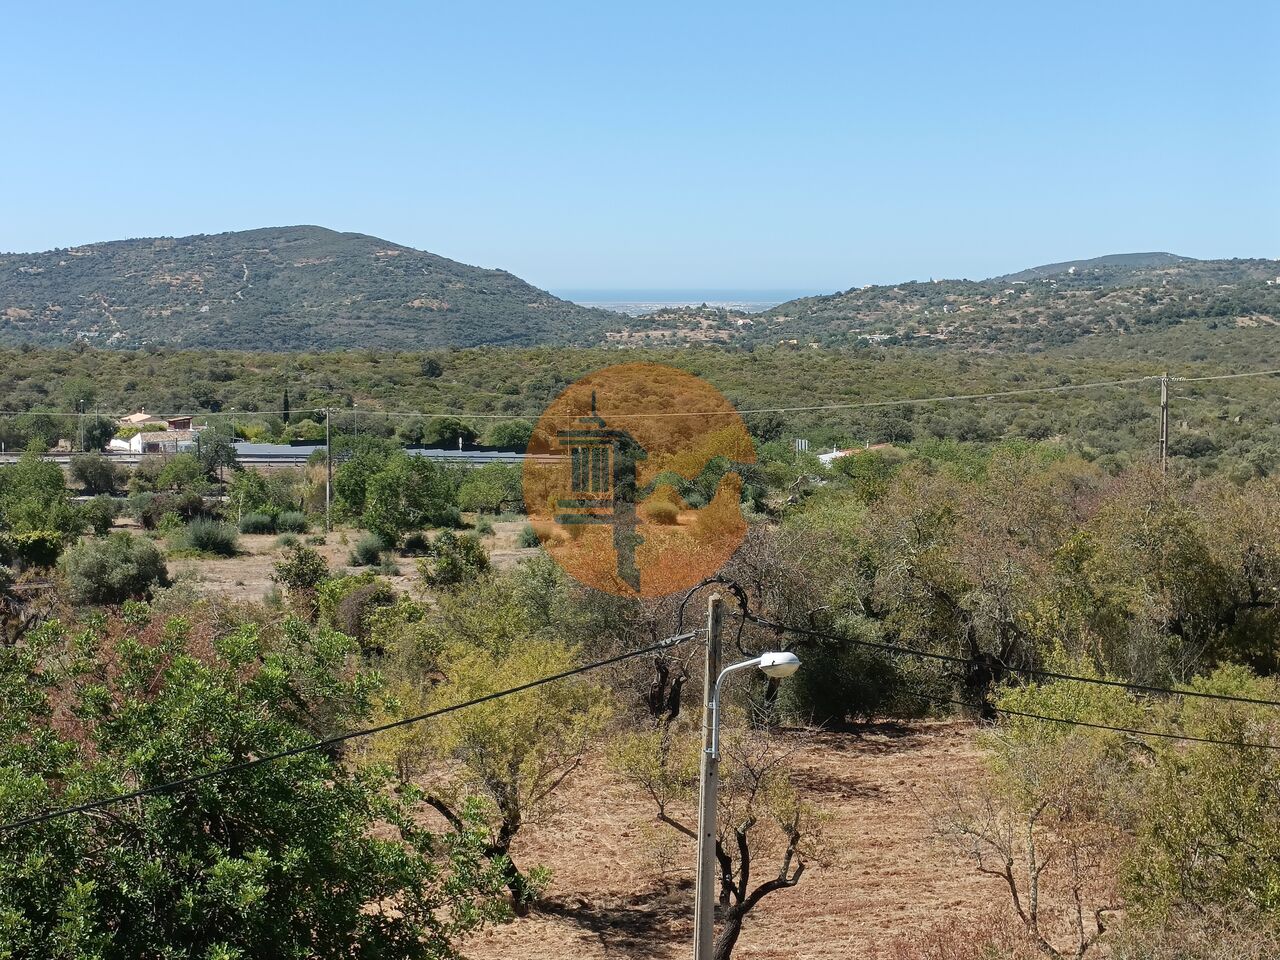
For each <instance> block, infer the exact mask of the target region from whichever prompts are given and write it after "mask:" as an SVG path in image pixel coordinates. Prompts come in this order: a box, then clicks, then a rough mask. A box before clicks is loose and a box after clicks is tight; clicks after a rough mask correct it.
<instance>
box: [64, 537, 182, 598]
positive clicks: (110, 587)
mask: <svg viewBox="0 0 1280 960" xmlns="http://www.w3.org/2000/svg"><path fill="white" fill-rule="evenodd" d="M58 569H59V570H60V571H61V572H62V574H63V576H65V577H66V578H67V583H68V585H69V588H70V591H71V598H72V599H73V600H74V601H75V602H76V603H124V601H126V600H136V599H140V598H142V597H145V596H146V595H147V594H148V593H150V592H151V589H152V588H153V587H157V586H161V587H162V586H165V585H166V584H168V582H169V572H168V570H167V569H166V567H165V563H164V556H163V555H162V554H161V553H160V551H159V550H157V549H156V547H155V544H153V543H152V542H151V541H150V540H147V539H145V538H144V537H135V536H133V534H130V533H124V532H119V533H113V534H110V535H109V536H106V537H103V538H99V539H94V540H85V541H82V542H81V543H78V544H76V545H74V546H72V547H71V548H70V549H68V550H66V551H65V552H64V553H63V554H62V556H61V558H59V560H58Z"/></svg>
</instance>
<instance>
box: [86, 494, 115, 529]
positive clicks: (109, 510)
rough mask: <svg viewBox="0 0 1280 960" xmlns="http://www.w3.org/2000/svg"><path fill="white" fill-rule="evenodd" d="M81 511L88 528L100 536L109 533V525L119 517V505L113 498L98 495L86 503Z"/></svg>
mask: <svg viewBox="0 0 1280 960" xmlns="http://www.w3.org/2000/svg"><path fill="white" fill-rule="evenodd" d="M81 510H83V511H84V518H85V520H86V521H87V522H88V524H89V527H90V528H91V529H92V530H93V532H94V533H96V534H98V535H99V536H101V535H102V534H104V533H107V532H108V531H110V529H111V525H112V524H113V523H115V520H116V517H118V516H119V515H120V503H119V501H117V500H116V499H115V498H114V497H108V496H105V495H100V496H97V497H94V498H93V499H92V500H90V501H89V502H88V503H86V504H85V505H84V506H83V507H81Z"/></svg>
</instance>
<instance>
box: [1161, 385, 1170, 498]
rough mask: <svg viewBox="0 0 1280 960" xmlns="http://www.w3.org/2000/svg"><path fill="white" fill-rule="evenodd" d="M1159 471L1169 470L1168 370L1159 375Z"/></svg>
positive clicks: (1165, 471) (1166, 471)
mask: <svg viewBox="0 0 1280 960" xmlns="http://www.w3.org/2000/svg"><path fill="white" fill-rule="evenodd" d="M1160 472H1161V473H1168V472H1169V371H1168V370H1166V371H1165V372H1164V373H1163V374H1161V376H1160Z"/></svg>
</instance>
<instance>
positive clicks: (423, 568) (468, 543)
mask: <svg viewBox="0 0 1280 960" xmlns="http://www.w3.org/2000/svg"><path fill="white" fill-rule="evenodd" d="M488 569H489V555H488V554H487V553H485V551H484V547H483V546H482V545H481V543H480V540H479V538H478V537H476V536H475V535H474V534H470V533H464V534H463V535H462V536H458V535H457V534H455V533H454V532H453V531H452V530H446V531H445V532H444V533H442V534H440V536H438V537H436V539H435V540H434V541H433V542H432V544H431V550H430V552H429V553H428V554H427V556H426V557H425V558H424V559H422V560H420V561H419V562H418V573H419V574H420V575H421V577H422V579H423V580H424V581H425V582H426V583H427V585H428V586H432V587H452V586H457V585H458V584H460V583H468V582H470V581H472V580H475V579H476V578H477V577H479V576H480V575H481V574H483V573H485V572H486V571H487V570H488Z"/></svg>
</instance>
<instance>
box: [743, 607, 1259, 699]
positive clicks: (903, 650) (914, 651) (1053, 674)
mask: <svg viewBox="0 0 1280 960" xmlns="http://www.w3.org/2000/svg"><path fill="white" fill-rule="evenodd" d="M747 618H748V619H750V620H751V621H752V622H753V623H756V624H758V625H760V626H762V627H768V628H769V629H771V630H776V631H783V632H786V633H796V634H800V635H803V636H808V637H813V638H815V639H819V640H834V641H838V642H840V643H852V644H854V645H856V646H860V647H868V648H870V649H873V650H882V651H884V652H886V653H897V654H904V655H906V656H912V657H920V658H922V659H927V660H938V661H941V662H944V663H958V664H962V665H964V666H973V665H975V661H974V660H973V659H971V658H969V657H960V656H956V655H954V654H949V653H935V652H934V651H932V650H920V649H918V648H916V647H907V646H902V645H900V644H896V643H882V642H879V641H875V640H863V639H860V638H856V637H842V636H840V635H838V634H834V633H826V632H824V631H821V630H809V629H807V628H805V627H792V626H788V625H786V624H781V623H774V622H773V621H772V620H766V619H765V618H764V617H760V616H757V615H755V614H747ZM998 663H999V665H1000V666H1001V667H1002V668H1003V669H1005V670H1007V671H1009V672H1010V673H1018V674H1024V675H1027V676H1033V677H1043V678H1046V679H1051V680H1066V681H1071V682H1073V683H1091V684H1095V685H1097V686H1103V687H1120V688H1123V689H1126V690H1133V691H1136V692H1139V693H1152V694H1161V695H1165V696H1171V697H1195V698H1198V699H1202V700H1218V701H1222V702H1226V703H1247V704H1250V705H1252V706H1257V707H1280V700H1264V699H1259V698H1256V697H1242V696H1237V695H1235V694H1230V693H1210V692H1207V691H1203V690H1177V689H1174V688H1172V687H1157V686H1152V685H1150V684H1145V683H1133V682H1130V681H1128V680H1108V679H1104V678H1102V677H1082V676H1079V675H1077V674H1072V673H1060V672H1058V671H1056V670H1039V669H1036V668H1034V667H1015V666H1010V665H1009V664H1007V663H1004V662H1003V661H998Z"/></svg>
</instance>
